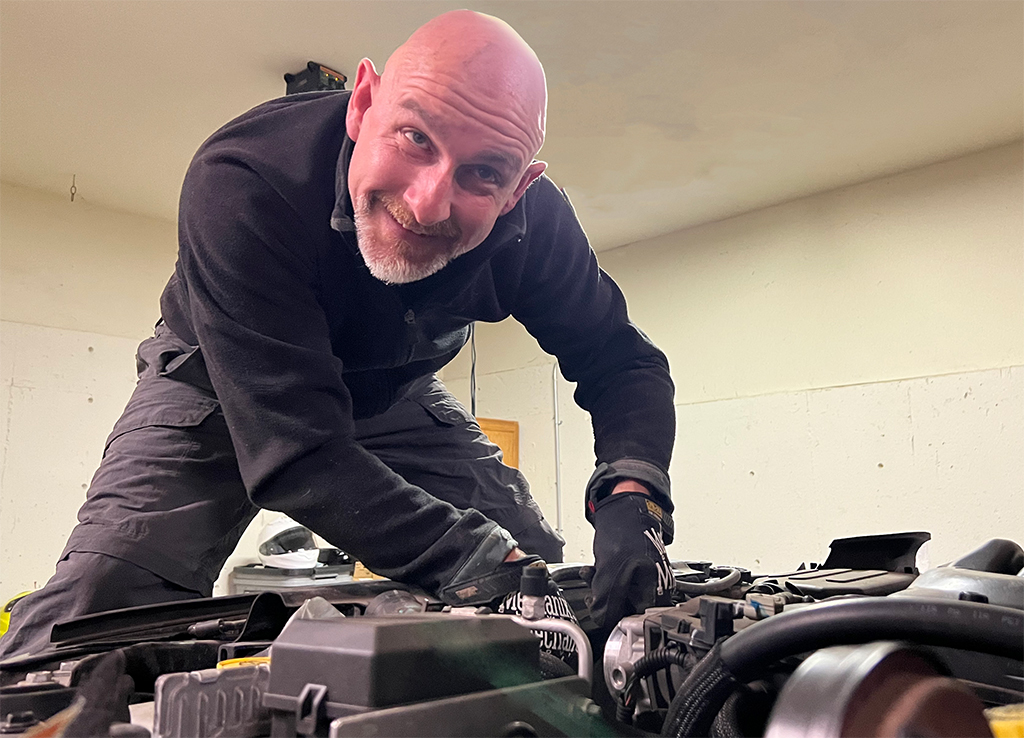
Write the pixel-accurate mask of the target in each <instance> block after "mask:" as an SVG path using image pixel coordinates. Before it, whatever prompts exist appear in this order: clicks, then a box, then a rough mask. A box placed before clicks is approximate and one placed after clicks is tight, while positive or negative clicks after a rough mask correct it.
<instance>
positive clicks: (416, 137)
mask: <svg viewBox="0 0 1024 738" xmlns="http://www.w3.org/2000/svg"><path fill="white" fill-rule="evenodd" d="M405 137H406V138H407V139H409V141H410V143H412V144H413V146H418V147H419V148H421V149H425V148H426V147H427V145H428V144H429V143H430V139H429V138H427V137H426V136H424V135H423V134H422V133H420V132H419V131H415V130H413V131H406V132H405Z"/></svg>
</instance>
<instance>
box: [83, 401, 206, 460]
mask: <svg viewBox="0 0 1024 738" xmlns="http://www.w3.org/2000/svg"><path fill="white" fill-rule="evenodd" d="M139 389H143V387H142V386H140V387H139ZM139 394H140V393H139V390H136V396H134V397H132V399H131V400H130V401H129V402H128V407H126V408H125V410H124V413H122V414H121V417H120V418H119V419H118V421H117V422H116V423H115V424H114V429H113V430H112V431H111V432H110V436H109V437H108V438H107V443H106V445H105V446H104V447H103V455H104V456H106V455H107V451H108V450H110V445H111V444H112V443H114V441H116V440H117V439H118V438H120V437H121V436H123V435H125V434H126V433H130V432H132V431H136V430H141V429H142V428H180V429H185V428H195V427H197V426H199V425H201V424H202V423H203V421H205V420H206V419H207V418H208V417H210V416H211V415H212V414H213V413H214V412H215V411H216V410H217V409H218V408H219V407H220V403H218V402H217V401H216V400H213V399H210V398H208V397H194V398H188V399H187V401H186V400H185V398H181V399H177V400H175V401H170V400H169V399H168V398H167V397H160V396H154V397H151V396H146V395H143V396H141V397H140V396H139Z"/></svg>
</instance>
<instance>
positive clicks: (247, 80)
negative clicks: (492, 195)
mask: <svg viewBox="0 0 1024 738" xmlns="http://www.w3.org/2000/svg"><path fill="white" fill-rule="evenodd" d="M465 6H468V7H471V8H474V9H478V10H482V11H485V12H490V13H493V14H495V15H498V16H500V17H502V18H504V19H505V20H507V21H508V22H509V23H511V24H512V25H513V26H514V27H515V28H516V29H517V30H518V31H519V32H520V33H521V34H522V35H523V37H524V38H525V39H526V40H527V41H528V42H529V43H530V44H532V45H533V47H534V48H535V49H536V51H537V53H538V55H539V56H540V58H541V60H542V61H543V62H544V64H545V68H546V70H547V74H548V82H549V87H550V103H549V118H548V142H547V144H546V145H545V147H544V149H543V151H542V152H541V158H543V159H545V160H547V161H548V162H549V163H550V169H549V170H548V171H549V173H550V174H551V176H552V177H553V178H554V179H555V181H556V182H558V183H559V184H560V185H562V186H564V187H565V188H566V189H567V190H568V192H569V194H570V196H571V197H572V199H573V202H574V204H575V206H576V209H577V212H578V213H579V215H580V218H581V220H582V221H583V223H584V225H585V227H586V228H587V231H588V232H589V233H590V235H591V238H592V239H593V241H594V243H595V245H596V246H597V247H598V248H611V247H614V246H618V245H621V244H623V243H628V242H631V241H636V240H638V239H640V238H644V237H649V236H654V235H657V234H660V233H665V232H668V231H672V230H676V229H679V228H682V227H685V226H689V225H694V224H696V223H701V222H707V221H710V220H716V219H720V218H723V217H727V216H730V215H734V214H737V213H740V212H744V211H747V210H751V209H755V208H758V207H764V206H766V205H771V204H774V203H778V202H783V201H785V200H789V199H792V198H795V197H799V196H803V195H807V194H810V193H813V192H818V191H822V190H827V189H832V188H835V187H840V186H843V185H846V184H850V183H853V182H858V181H864V180H867V179H871V178H873V177H876V176H880V175H884V174H889V173H893V172H896V171H900V170H904V169H908V168H912V167H915V166H920V165H923V164H927V163H931V162H934V161H939V160H942V159H947V158H951V157H954V156H958V155H961V154H965V153H968V152H971V151H975V150H978V149H982V148H987V147H990V146H994V145H998V144H1000V143H1004V142H1008V141H1012V140H1015V139H1018V138H1020V137H1021V136H1022V134H1024V2H1022V1H1021V0H964V1H960V0H944V1H941V2H940V1H934V0H933V1H921V0H881V1H876V0H832V1H830V2H825V1H815V0H812V1H810V2H790V1H786V0H778V1H775V2H768V1H766V0H754V1H752V2H748V1H744V0H734V1H728V2H727V1H723V0H690V1H686V2H684V1H682V0H679V1H676V2H671V1H661V2H646V1H644V0H622V1H619V2H611V1H606V2H582V1H575V2H547V1H544V0H532V1H530V0H528V1H525V2H519V1H516V2H513V1H511V0H509V1H507V2H493V1H492V2H475V1H474V0H468V1H467V2H461V3H459V2H455V3H453V2H421V1H403V0H395V1H392V2H382V1H380V0H377V1H376V2H374V1H370V0H363V1H359V2H354V1H340V0H335V1H330V0H320V1H313V2H307V1H304V0H292V1H285V0H273V1H258V0H233V1H230V2H229V1H224V0H148V1H143V0H128V1H123V0H122V1H114V0H102V1H96V0H52V1H48V2H41V1H39V0H3V2H2V4H0V176H2V178H3V179H4V180H5V181H8V182H12V183H15V184H20V185H24V186H29V187H35V188H39V189H43V190H48V191H52V192H55V193H61V194H67V193H68V190H69V187H70V185H71V178H72V174H74V175H75V176H76V180H77V188H78V195H79V197H81V198H83V200H85V201H86V202H91V203H95V204H99V205H104V206H108V207H113V208H117V209H122V210H128V211H132V212H136V213H142V214H145V215H150V216H154V217H159V218H168V219H173V218H174V217H175V214H176V206H177V196H178V188H179V186H180V183H181V179H182V176H183V174H184V172H185V169H186V167H187V165H188V162H189V159H190V158H191V155H192V153H193V152H194V151H195V149H196V148H197V147H198V146H199V144H200V143H202V141H203V139H204V138H205V137H206V136H208V135H209V134H210V133H211V132H212V131H214V130H215V129H216V128H218V127H219V126H220V125H222V124H223V123H225V122H226V121H228V120H229V119H230V118H232V117H233V116H235V115H237V114H239V113H241V112H243V111H245V110H246V109H248V108H249V107H252V106H253V105H256V104H258V103H260V102H262V101H264V100H268V99H270V98H272V97H276V96H278V95H281V94H283V93H284V82H283V80H282V74H283V73H284V72H288V71H292V72H295V71H299V70H300V69H302V68H303V66H304V65H305V63H306V61H307V60H310V59H312V60H316V61H318V62H321V63H324V64H326V65H328V66H331V67H333V68H335V69H337V70H338V71H341V72H343V73H346V74H350V75H351V74H352V73H353V72H354V70H355V67H356V64H357V63H358V61H359V59H360V58H361V57H363V56H368V57H370V58H371V59H373V60H374V61H375V62H376V63H377V65H378V68H379V67H380V66H381V65H382V64H383V62H384V61H385V60H386V59H387V56H388V54H389V53H390V52H391V51H392V50H393V49H394V48H395V47H396V46H398V45H399V44H400V43H401V42H402V41H403V40H404V39H405V38H406V37H407V36H408V34H409V33H411V32H412V30H413V29H415V28H416V27H417V26H418V25H419V24H421V23H422V22H423V21H425V20H427V19H428V18H430V17H432V16H434V15H436V14H438V13H440V12H443V11H444V10H448V9H451V8H455V7H465Z"/></svg>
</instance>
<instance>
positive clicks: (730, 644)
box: [662, 597, 1024, 736]
mask: <svg viewBox="0 0 1024 738" xmlns="http://www.w3.org/2000/svg"><path fill="white" fill-rule="evenodd" d="M1022 633H1024V613H1022V612H1021V611H1019V610H1015V609H1012V608H1009V607H998V606H996V605H988V604H984V603H980V602H961V601H955V600H943V599H937V598H934V597H932V598H926V597H916V598H911V597H900V598H888V597H865V598H859V599H850V600H839V601H834V602H821V603H818V604H816V605H810V606H808V607H805V608H801V609H799V610H794V611H792V612H783V613H780V614H778V615H773V616H772V617H770V618H767V619H765V620H761V621H759V622H757V623H754V624H753V625H751V626H749V627H747V628H745V629H744V630H742V631H740V632H739V633H737V634H736V635H734V636H732V637H731V638H728V639H725V640H723V641H719V642H718V643H716V644H715V647H714V648H712V649H711V651H710V652H709V653H708V655H707V656H705V657H704V658H703V659H701V661H700V662H699V663H698V664H697V666H696V667H695V668H694V670H693V671H692V672H691V673H690V675H689V676H688V677H687V678H686V681H685V682H684V683H683V685H682V687H681V688H680V690H679V692H678V693H677V694H676V696H675V698H674V699H673V700H672V704H671V705H670V706H669V712H668V716H667V717H666V718H665V724H664V727H663V729H662V735H669V736H706V735H708V732H709V730H710V728H711V723H712V722H713V720H714V718H715V715H717V714H718V712H719V710H721V708H722V705H724V704H725V700H726V699H728V697H729V695H730V694H731V693H732V690H733V688H734V686H735V685H736V684H738V683H740V682H747V681H750V680H751V679H754V678H756V677H757V676H759V675H760V673H761V672H762V671H763V670H764V669H765V668H767V667H769V666H771V665H772V664H773V663H775V662H777V661H779V660H780V659H783V658H785V657H787V656H794V655H797V654H801V653H806V652H808V651H816V650H817V649H819V648H825V647H827V646H840V645H850V644H858V643H870V642H871V641H878V640H905V641H910V642H914V643H921V644H924V645H929V646H948V647H951V648H959V649H964V650H968V651H978V652H981V653H987V654H992V655H995V656H1003V657H1008V658H1012V659H1016V660H1018V661H1024V637H1022V635H1021V634H1022Z"/></svg>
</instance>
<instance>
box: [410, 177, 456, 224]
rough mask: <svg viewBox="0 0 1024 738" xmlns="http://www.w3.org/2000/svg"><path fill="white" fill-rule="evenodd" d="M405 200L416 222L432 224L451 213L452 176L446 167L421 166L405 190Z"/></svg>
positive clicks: (441, 220) (444, 219)
mask: <svg viewBox="0 0 1024 738" xmlns="http://www.w3.org/2000/svg"><path fill="white" fill-rule="evenodd" d="M405 202H406V204H407V205H408V206H409V210H410V211H411V212H412V214H413V217H415V218H416V222H418V223H419V224H420V225H424V226H432V225H436V224H438V223H443V222H444V221H446V220H448V218H449V217H450V216H451V214H452V178H451V173H450V172H449V171H448V168H447V167H443V166H432V167H422V168H421V169H420V170H419V171H418V172H417V175H416V179H415V180H414V181H413V183H412V184H411V185H410V186H409V187H408V188H407V189H406V191H405Z"/></svg>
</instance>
